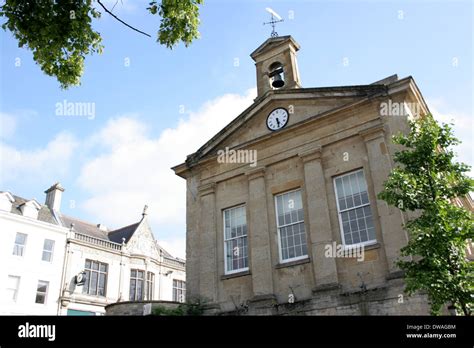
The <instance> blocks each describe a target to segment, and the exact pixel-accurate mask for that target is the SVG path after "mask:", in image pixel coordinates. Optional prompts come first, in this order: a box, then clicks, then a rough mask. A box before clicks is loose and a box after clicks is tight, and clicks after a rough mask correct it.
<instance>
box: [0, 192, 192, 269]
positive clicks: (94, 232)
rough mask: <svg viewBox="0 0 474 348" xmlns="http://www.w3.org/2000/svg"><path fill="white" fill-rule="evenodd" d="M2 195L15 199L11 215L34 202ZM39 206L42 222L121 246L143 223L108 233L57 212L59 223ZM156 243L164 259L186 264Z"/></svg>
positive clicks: (49, 210) (47, 210) (41, 205)
mask: <svg viewBox="0 0 474 348" xmlns="http://www.w3.org/2000/svg"><path fill="white" fill-rule="evenodd" d="M1 193H8V194H10V195H11V196H12V198H13V199H14V201H13V203H12V208H11V210H10V213H12V214H15V215H23V214H22V212H21V209H20V206H21V205H23V204H25V203H27V202H29V201H32V200H31V199H26V198H23V197H20V196H15V195H13V194H11V193H10V192H8V191H0V194H1ZM33 201H34V202H35V203H37V201H36V200H33ZM38 205H39V206H40V209H39V212H38V220H40V221H43V222H47V223H50V224H53V225H57V226H61V225H62V226H64V227H67V228H69V227H71V224H74V231H75V232H77V233H81V234H85V235H87V236H91V237H94V238H98V239H103V240H107V241H111V242H115V243H120V244H121V243H122V238H125V243H128V241H129V240H130V238H131V237H132V236H133V234H134V233H135V231H136V230H137V228H138V226H139V225H140V222H141V221H142V220H140V221H139V222H136V223H134V224H131V225H128V226H125V227H122V228H119V229H116V230H113V231H109V232H108V231H104V230H101V229H100V228H99V227H98V226H97V224H93V223H90V222H87V221H84V220H81V219H78V218H75V217H72V216H68V215H64V214H62V213H59V214H58V212H56V213H57V214H56V215H57V216H58V219H59V220H60V221H57V220H56V219H55V215H54V213H53V211H52V210H51V209H49V207H48V206H47V205H45V204H39V203H38ZM155 243H156V246H157V247H158V249H159V250H160V251H161V252H162V253H163V256H164V257H167V258H171V259H176V260H180V261H182V262H185V261H184V260H181V259H179V258H177V257H174V256H172V255H171V254H170V253H169V252H167V251H166V250H165V249H163V248H162V247H161V246H160V245H159V244H158V242H156V240H155Z"/></svg>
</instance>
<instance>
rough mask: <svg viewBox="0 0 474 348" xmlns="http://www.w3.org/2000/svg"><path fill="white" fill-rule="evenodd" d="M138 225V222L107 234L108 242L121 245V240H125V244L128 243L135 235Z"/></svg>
mask: <svg viewBox="0 0 474 348" xmlns="http://www.w3.org/2000/svg"><path fill="white" fill-rule="evenodd" d="M138 225H140V222H137V223H134V224H132V225H128V226H125V227H122V228H119V229H118V230H114V231H111V232H109V233H108V237H109V240H110V241H112V242H115V243H122V241H123V238H125V243H128V241H129V240H130V238H131V237H132V236H133V234H134V233H135V231H136V229H137V227H138Z"/></svg>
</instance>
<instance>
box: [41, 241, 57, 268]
mask: <svg viewBox="0 0 474 348" xmlns="http://www.w3.org/2000/svg"><path fill="white" fill-rule="evenodd" d="M47 240H49V241H51V242H53V245H52V246H51V250H46V249H45V248H44V247H45V243H46V241H47ZM55 244H56V241H55V240H54V239H49V238H45V239H44V241H43V252H42V253H41V261H44V262H49V263H52V262H53V257H54V246H55ZM45 252H46V253H49V254H50V257H49V260H45V259H44V253H45Z"/></svg>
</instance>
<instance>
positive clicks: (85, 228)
mask: <svg viewBox="0 0 474 348" xmlns="http://www.w3.org/2000/svg"><path fill="white" fill-rule="evenodd" d="M60 217H61V220H62V222H63V225H64V226H65V227H70V226H71V224H74V231H75V232H78V233H81V234H85V235H88V236H91V237H95V238H100V239H104V240H109V238H108V236H107V232H106V231H103V230H101V229H100V228H99V227H97V225H96V224H92V223H90V222H86V221H83V220H80V219H77V218H74V217H71V216H67V215H64V214H60Z"/></svg>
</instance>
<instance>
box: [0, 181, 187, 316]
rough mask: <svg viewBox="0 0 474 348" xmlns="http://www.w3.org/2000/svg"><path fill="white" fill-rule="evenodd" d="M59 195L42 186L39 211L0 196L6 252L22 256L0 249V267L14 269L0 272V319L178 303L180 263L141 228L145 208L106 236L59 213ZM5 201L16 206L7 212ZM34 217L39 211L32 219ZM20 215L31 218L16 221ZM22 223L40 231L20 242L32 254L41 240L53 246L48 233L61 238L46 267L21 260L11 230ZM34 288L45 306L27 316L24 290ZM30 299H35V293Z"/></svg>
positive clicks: (29, 309) (180, 296)
mask: <svg viewBox="0 0 474 348" xmlns="http://www.w3.org/2000/svg"><path fill="white" fill-rule="evenodd" d="M63 191H64V189H63V188H62V187H61V186H60V185H59V184H55V185H53V186H52V187H50V188H49V189H48V190H47V191H46V193H47V197H46V204H45V205H43V206H41V205H40V204H38V203H37V202H36V201H26V200H24V199H22V198H20V197H15V196H12V195H11V194H10V193H8V192H3V193H2V194H1V196H0V209H2V208H5V209H4V211H2V213H1V214H2V215H0V229H1V230H3V227H4V226H5V228H6V229H7V230H8V231H9V232H8V236H9V239H8V241H10V244H11V247H12V250H13V248H15V250H16V253H20V252H21V251H19V250H23V253H24V256H17V255H11V254H12V253H13V252H12V250H10V255H8V250H7V249H8V248H7V247H8V246H7V245H6V244H8V243H6V244H3V243H2V245H1V247H0V248H1V249H0V250H1V253H0V257H2V258H7V259H5V260H4V261H5V262H6V263H3V264H5V265H6V264H12V265H14V267H8V272H7V270H6V269H5V270H2V273H1V276H2V277H3V278H2V279H5V283H4V284H8V286H7V287H5V288H4V289H3V290H4V291H6V292H7V293H8V294H9V295H8V296H2V299H6V300H5V301H7V300H8V298H10V300H8V301H7V302H8V306H3V305H2V307H1V308H0V314H60V315H102V314H104V313H105V310H104V307H105V306H106V305H108V304H111V303H115V302H117V301H150V300H167V301H184V299H185V291H186V290H185V278H186V276H185V262H184V260H181V259H178V258H174V257H172V256H171V255H170V254H169V253H167V252H166V251H165V250H164V249H163V248H161V247H160V246H159V245H158V243H157V242H156V240H155V239H154V237H153V233H152V231H151V228H150V226H149V224H148V221H147V214H146V207H145V209H144V211H143V214H142V217H141V219H140V221H138V222H137V223H134V224H132V225H129V226H126V227H123V228H120V229H115V230H108V229H107V228H106V227H105V226H104V225H103V224H92V223H88V222H85V221H82V220H79V219H77V218H73V217H70V216H67V215H64V214H62V213H61V212H60V205H61V196H62V192H63ZM12 201H15V202H16V203H14V204H13V205H12V207H11V208H10V210H8V209H7V208H8V204H7V203H8V202H12ZM15 206H18V208H15ZM35 210H36V211H38V212H39V214H37V216H36V217H35V216H34V214H33V213H34V211H35ZM22 211H25V214H31V215H30V216H24V214H23V215H19V212H22ZM40 218H41V220H40ZM22 220H25V221H26V222H22ZM9 221H12V222H10V223H9ZM25 223H29V224H32V225H35V224H36V225H39V227H38V228H40V229H41V231H40V232H37V231H36V230H33V229H31V228H30V229H29V230H28V231H29V232H30V234H33V236H32V237H29V236H28V237H27V243H28V246H30V245H29V244H30V241H31V242H32V243H31V244H32V246H31V247H32V248H33V247H34V248H36V249H37V248H39V246H40V244H41V240H40V239H41V238H43V239H51V240H53V237H52V236H50V234H51V233H52V232H50V230H51V231H57V232H56V233H57V234H58V236H61V238H62V239H58V238H59V237H57V238H56V239H54V245H55V247H54V251H53V254H54V257H53V258H52V260H53V261H51V262H49V263H47V264H46V263H44V262H42V263H39V262H38V261H37V260H36V259H35V255H34V254H33V253H31V256H30V254H29V253H26V251H25V250H26V247H27V246H25V245H23V244H24V243H23V244H22V242H23V239H24V238H23V237H22V235H20V236H19V237H16V232H17V231H24V229H22V225H21V224H25ZM48 233H49V234H48ZM15 238H17V243H16V244H15ZM8 241H7V242H8ZM50 244H51V243H49V244H48V243H46V242H45V243H44V248H45V251H44V252H43V250H41V252H43V254H44V257H45V258H47V255H48V250H46V249H48V248H49V245H50ZM41 245H43V244H41ZM59 250H60V251H61V253H60V254H59ZM27 256H28V258H27ZM39 257H41V254H40V256H39ZM52 265H54V269H53V266H52ZM10 270H11V271H10ZM13 270H15V272H13ZM7 273H8V274H7ZM10 273H11V274H10ZM43 274H44V276H43ZM40 276H41V277H43V278H41V277H40ZM47 276H48V277H47ZM17 277H20V278H17ZM37 278H38V279H37ZM18 279H19V280H18ZM35 281H38V282H39V281H47V282H49V283H48V284H49V286H48V289H47V295H46V301H45V304H43V305H42V306H41V307H40V306H37V307H38V308H39V309H38V311H40V309H43V311H42V312H34V311H33V309H32V308H33V304H34V298H33V303H31V302H32V301H31V297H32V296H33V297H34V296H35V293H32V292H31V291H30V289H27V288H26V285H28V287H31V283H32V282H35ZM17 284H18V285H17ZM38 284H40V285H42V284H43V283H38ZM24 286H25V287H24ZM43 288H44V286H43ZM43 288H38V289H39V290H41V289H43ZM35 289H36V288H35ZM23 292H25V294H24V295H23ZM20 295H22V297H20ZM38 296H39V298H41V296H42V295H41V293H39V295H38ZM20 299H21V302H20ZM20 304H21V305H20ZM3 308H9V309H8V310H4V309H3ZM35 308H36V307H35ZM46 308H47V309H46Z"/></svg>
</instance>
